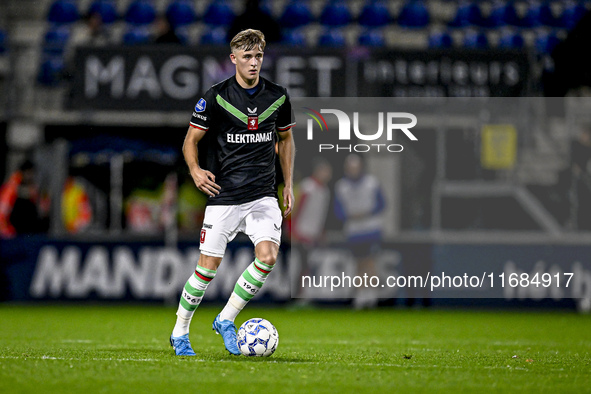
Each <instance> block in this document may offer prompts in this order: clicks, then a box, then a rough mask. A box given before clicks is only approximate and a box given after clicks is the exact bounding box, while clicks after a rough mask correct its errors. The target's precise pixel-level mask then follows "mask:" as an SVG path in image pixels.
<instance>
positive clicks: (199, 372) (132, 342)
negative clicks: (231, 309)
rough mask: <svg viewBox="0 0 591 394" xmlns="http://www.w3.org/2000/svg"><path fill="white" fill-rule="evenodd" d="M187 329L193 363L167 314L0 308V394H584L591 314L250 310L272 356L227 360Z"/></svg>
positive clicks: (200, 314) (589, 370) (203, 329)
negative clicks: (273, 342) (179, 353)
mask: <svg viewBox="0 0 591 394" xmlns="http://www.w3.org/2000/svg"><path fill="white" fill-rule="evenodd" d="M218 311H219V309H218V308H207V307H201V308H200V309H199V310H198V311H197V313H196V315H195V317H194V319H193V324H192V327H191V342H192V344H193V347H194V349H195V350H196V352H197V353H198V355H197V357H182V358H181V357H176V356H174V355H173V351H172V349H171V347H170V346H169V345H168V336H169V335H170V331H171V329H172V325H173V323H174V319H175V315H174V312H175V309H174V308H165V307H158V306H53V305H52V306H42V305H38V306H17V305H3V306H0V322H1V324H0V393H13V392H14V393H16V392H31V393H53V392H55V393H71V392H75V393H95V392H105V393H115V392H129V393H136V392H158V393H191V392H192V393H206V392H207V393H215V392H220V393H227V392H239V393H251V392H252V393H254V392H256V393H267V392H272V393H275V392H293V393H296V392H297V393H306V392H326V393H335V392H372V393H383V392H433V391H458V390H461V391H469V392H489V391H497V392H540V391H542V392H577V393H580V392H590V391H591V316H588V315H587V316H582V315H577V314H575V313H572V312H539V311H538V312H534V311H509V312H495V311H452V310H402V309H379V310H375V311H357V312H356V311H352V310H348V309H313V310H286V309H281V308H273V309H261V308H258V307H254V306H251V307H248V308H247V309H246V310H245V311H243V312H242V314H241V315H240V316H239V318H238V320H237V323H242V322H243V321H244V320H246V319H247V318H250V317H264V318H266V319H268V320H270V321H271V322H272V323H274V324H275V326H276V327H277V329H278V331H279V347H278V349H277V351H276V352H275V354H274V355H273V356H271V357H269V358H247V357H235V356H230V355H229V354H228V353H227V352H226V351H225V349H224V347H223V344H222V340H221V337H220V336H218V335H215V334H214V333H213V331H212V330H211V321H212V320H213V318H214V317H215V315H216V314H217V313H218Z"/></svg>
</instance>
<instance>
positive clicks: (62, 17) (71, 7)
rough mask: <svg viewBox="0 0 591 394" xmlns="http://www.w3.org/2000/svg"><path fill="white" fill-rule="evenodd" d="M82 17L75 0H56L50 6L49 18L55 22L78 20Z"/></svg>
mask: <svg viewBox="0 0 591 394" xmlns="http://www.w3.org/2000/svg"><path fill="white" fill-rule="evenodd" d="M79 18H80V14H79V13H78V7H77V6H76V2H75V1H74V0H56V1H54V2H53V3H52V4H51V6H49V13H48V15H47V20H48V21H49V22H51V23H54V24H67V23H73V22H76V21H77V20H78V19H79Z"/></svg>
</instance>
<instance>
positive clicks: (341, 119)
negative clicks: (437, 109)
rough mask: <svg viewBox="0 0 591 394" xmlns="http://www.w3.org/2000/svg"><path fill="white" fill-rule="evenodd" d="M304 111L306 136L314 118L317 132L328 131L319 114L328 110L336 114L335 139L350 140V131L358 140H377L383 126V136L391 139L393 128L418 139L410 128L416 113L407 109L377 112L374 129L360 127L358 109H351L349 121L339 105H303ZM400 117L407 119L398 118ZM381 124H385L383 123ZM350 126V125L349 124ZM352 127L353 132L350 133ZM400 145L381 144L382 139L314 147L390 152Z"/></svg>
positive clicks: (310, 137) (400, 148)
mask: <svg viewBox="0 0 591 394" xmlns="http://www.w3.org/2000/svg"><path fill="white" fill-rule="evenodd" d="M304 109H305V110H307V111H309V112H305V114H306V115H308V116H310V118H311V119H308V122H307V138H308V140H313V139H314V121H315V122H316V124H317V125H318V128H320V131H321V132H325V131H326V132H330V131H329V129H328V124H327V122H326V119H325V118H324V116H322V114H331V115H334V116H336V118H337V122H338V140H339V141H350V140H351V137H352V134H353V135H354V136H355V137H357V138H358V139H359V140H362V141H377V140H378V139H380V138H382V135H383V134H384V130H385V132H386V140H387V141H388V142H390V141H392V140H393V138H394V132H395V131H402V132H403V133H404V135H405V136H406V137H407V138H408V139H409V140H411V141H418V138H417V137H416V136H415V135H414V134H413V133H412V132H411V131H410V129H411V128H413V127H414V126H416V124H417V117H416V116H415V115H413V114H411V113H408V112H386V113H384V112H378V114H377V118H378V129H377V131H375V132H373V131H372V132H369V131H368V130H366V129H365V127H363V130H361V128H360V125H359V123H360V122H359V112H353V122H351V118H350V117H349V115H347V113H345V112H344V111H341V110H339V109H321V110H320V112H318V111H316V110H314V109H312V108H307V107H304ZM401 120H407V121H406V122H401ZM384 124H385V126H384ZM351 126H353V127H351ZM351 130H353V133H351ZM403 149H404V147H403V146H402V145H400V144H389V143H388V144H385V143H371V144H369V143H366V144H348V145H347V144H340V145H339V144H318V151H319V152H323V151H334V152H341V151H343V152H358V153H365V152H370V151H375V152H380V151H387V152H392V153H397V152H402V151H403Z"/></svg>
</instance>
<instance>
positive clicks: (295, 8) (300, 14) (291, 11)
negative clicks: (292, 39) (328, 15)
mask: <svg viewBox="0 0 591 394" xmlns="http://www.w3.org/2000/svg"><path fill="white" fill-rule="evenodd" d="M313 20H314V16H313V15H312V11H311V10H310V4H308V2H307V1H306V0H300V1H298V0H291V2H290V3H289V4H288V5H287V7H285V9H284V10H283V14H282V15H281V18H280V20H279V23H280V24H281V26H283V27H286V28H290V29H291V28H296V27H301V26H306V25H307V24H309V23H310V22H312V21H313Z"/></svg>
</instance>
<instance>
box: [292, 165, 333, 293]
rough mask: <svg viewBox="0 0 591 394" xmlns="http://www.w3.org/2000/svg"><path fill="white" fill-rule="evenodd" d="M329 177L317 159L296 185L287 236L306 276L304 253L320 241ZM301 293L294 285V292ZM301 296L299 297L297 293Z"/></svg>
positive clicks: (329, 173)
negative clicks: (296, 247)
mask: <svg viewBox="0 0 591 394" xmlns="http://www.w3.org/2000/svg"><path fill="white" fill-rule="evenodd" d="M331 178H332V166H331V165H330V163H329V162H328V160H326V159H323V158H321V157H317V158H316V159H314V164H313V169H312V174H311V175H310V176H308V177H306V178H304V179H302V181H301V182H300V185H299V197H298V201H299V202H298V204H297V206H296V207H295V208H294V213H293V215H292V216H293V218H292V227H291V235H292V241H293V245H292V246H294V245H297V246H298V250H299V253H300V269H299V271H300V272H299V273H300V275H299V276H298V275H294V280H295V281H298V282H299V278H300V277H301V276H302V275H308V252H309V251H310V250H312V249H313V248H315V247H317V246H318V245H319V244H321V243H322V242H323V241H324V224H325V222H326V217H327V215H328V210H329V205H330V189H329V187H328V182H330V180H331ZM296 288H297V289H298V290H302V289H301V288H299V287H297V286H294V289H296ZM298 295H301V294H298Z"/></svg>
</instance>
